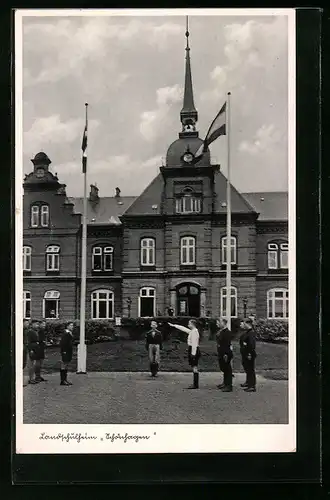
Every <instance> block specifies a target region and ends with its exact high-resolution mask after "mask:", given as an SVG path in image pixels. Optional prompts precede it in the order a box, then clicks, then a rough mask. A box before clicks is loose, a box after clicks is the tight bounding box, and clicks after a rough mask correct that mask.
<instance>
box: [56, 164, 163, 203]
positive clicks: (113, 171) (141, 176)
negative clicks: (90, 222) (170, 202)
mask: <svg viewBox="0 0 330 500" xmlns="http://www.w3.org/2000/svg"><path fill="white" fill-rule="evenodd" d="M161 161H162V158H161V156H160V155H156V156H153V157H151V158H147V159H146V160H144V161H139V160H136V159H134V158H132V157H131V156H130V155H128V154H126V155H112V156H108V157H107V158H105V159H102V160H95V161H94V160H93V159H92V158H90V159H89V163H88V182H89V183H96V184H97V186H99V188H100V196H112V195H113V194H114V190H115V187H116V186H119V187H120V188H121V191H122V195H123V196H134V195H138V194H139V193H141V192H142V191H143V190H144V189H145V187H146V186H147V185H148V184H149V183H150V182H151V181H152V179H153V178H154V177H155V176H156V175H157V174H158V173H159V167H160V166H161ZM53 170H54V171H56V172H57V173H58V175H59V177H60V179H61V182H64V183H65V184H67V185H68V186H70V190H68V196H82V192H83V191H82V190H83V184H82V182H83V181H82V176H81V175H79V174H80V173H81V164H80V163H79V162H78V161H77V162H67V163H62V164H60V165H56V166H54V167H53ZM127 179H131V182H127Z"/></svg>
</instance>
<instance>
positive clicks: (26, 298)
mask: <svg viewBox="0 0 330 500" xmlns="http://www.w3.org/2000/svg"><path fill="white" fill-rule="evenodd" d="M23 318H24V319H30V318H31V292H25V291H24V292H23Z"/></svg>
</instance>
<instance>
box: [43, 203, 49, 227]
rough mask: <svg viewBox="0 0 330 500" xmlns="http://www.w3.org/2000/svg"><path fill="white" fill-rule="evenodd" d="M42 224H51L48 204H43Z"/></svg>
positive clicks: (44, 225)
mask: <svg viewBox="0 0 330 500" xmlns="http://www.w3.org/2000/svg"><path fill="white" fill-rule="evenodd" d="M41 226H42V227H48V226H49V207H48V205H41Z"/></svg>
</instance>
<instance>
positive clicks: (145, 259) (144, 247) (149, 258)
mask: <svg viewBox="0 0 330 500" xmlns="http://www.w3.org/2000/svg"><path fill="white" fill-rule="evenodd" d="M154 265H155V240H154V239H153V238H143V239H142V240H141V266H154Z"/></svg>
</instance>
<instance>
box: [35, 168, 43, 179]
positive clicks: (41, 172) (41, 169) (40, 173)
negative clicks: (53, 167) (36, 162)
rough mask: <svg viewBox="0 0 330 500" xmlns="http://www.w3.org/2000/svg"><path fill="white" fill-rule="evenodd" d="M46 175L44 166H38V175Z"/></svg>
mask: <svg viewBox="0 0 330 500" xmlns="http://www.w3.org/2000/svg"><path fill="white" fill-rule="evenodd" d="M44 175H45V171H44V169H43V168H38V169H37V177H39V178H40V177H43V176H44Z"/></svg>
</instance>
